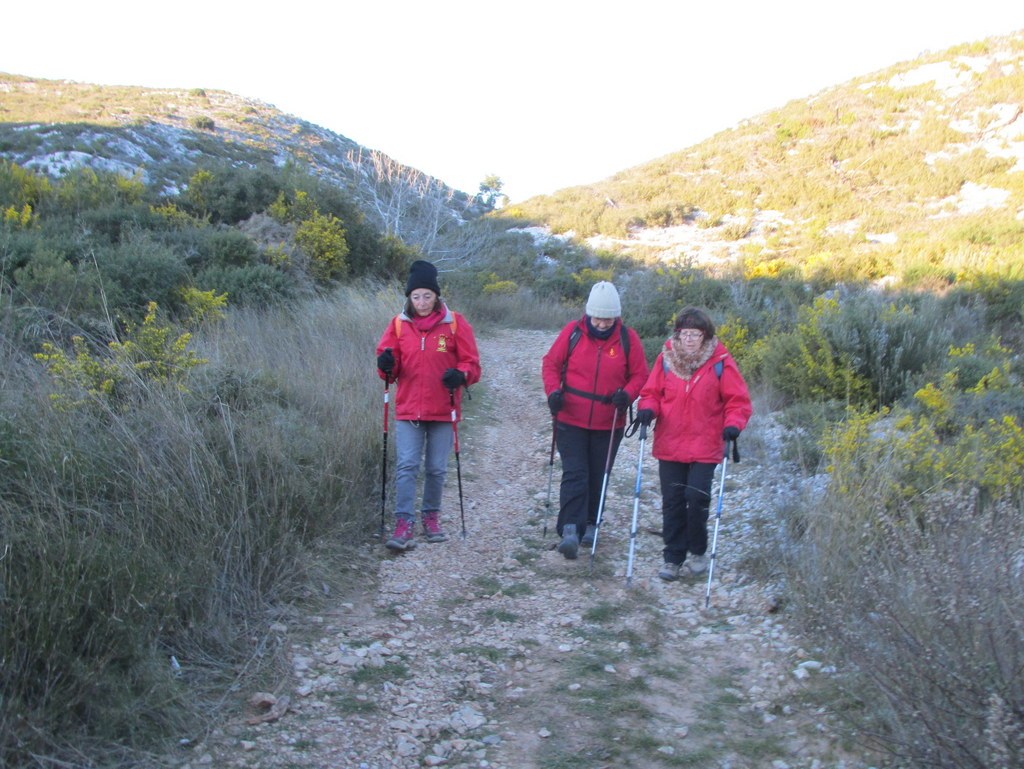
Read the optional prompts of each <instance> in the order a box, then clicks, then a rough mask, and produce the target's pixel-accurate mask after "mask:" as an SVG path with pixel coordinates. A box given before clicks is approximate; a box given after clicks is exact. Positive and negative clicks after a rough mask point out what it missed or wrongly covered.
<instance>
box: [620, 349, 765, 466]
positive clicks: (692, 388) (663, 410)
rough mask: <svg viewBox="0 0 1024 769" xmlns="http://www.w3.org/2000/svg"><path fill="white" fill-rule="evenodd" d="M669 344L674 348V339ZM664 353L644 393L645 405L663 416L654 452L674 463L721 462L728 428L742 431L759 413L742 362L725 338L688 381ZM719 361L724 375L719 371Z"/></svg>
mask: <svg viewBox="0 0 1024 769" xmlns="http://www.w3.org/2000/svg"><path fill="white" fill-rule="evenodd" d="M665 346H666V347H667V348H669V349H671V346H672V342H671V340H670V341H668V342H666V343H665ZM663 356H664V353H659V354H658V358H657V360H655V361H654V367H653V368H652V369H651V375H650V376H649V377H648V378H647V382H646V384H644V386H643V389H642V390H641V391H640V404H639V408H642V409H651V410H652V411H654V417H655V419H657V422H656V423H655V425H654V446H653V447H652V449H651V453H652V454H654V456H655V458H657V459H662V460H665V461H668V462H708V463H712V464H717V463H719V462H721V461H722V456H723V454H724V453H725V441H724V440H723V439H722V430H723V429H725V427H726V425H731V426H733V427H738V428H739V429H740V430H742V429H743V428H744V427H746V426H747V422H748V421H749V420H750V416H751V414H753V407H752V406H751V404H750V393H749V392H748V391H747V383H746V382H745V381H744V380H743V376H742V375H741V374H740V370H739V368H737V366H736V361H735V360H733V357H732V356H731V355H730V354H729V351H728V350H726V349H725V346H724V345H723V344H722V343H721V342H719V343H718V345H717V346H716V347H715V349H714V352H713V353H712V354H711V357H710V358H709V359H708V360H707V361H705V362H704V365H702V366H701V367H700V368H698V369H697V370H696V371H695V372H694V373H693V376H692V377H690V378H689V379H682V378H680V377H678V376H676V375H675V374H673V373H672V372H671V371H669V370H668V369H667V367H666V366H665V363H664V360H663ZM719 362H720V363H721V364H722V376H721V378H719V377H718V376H717V375H716V373H715V364H717V363H719Z"/></svg>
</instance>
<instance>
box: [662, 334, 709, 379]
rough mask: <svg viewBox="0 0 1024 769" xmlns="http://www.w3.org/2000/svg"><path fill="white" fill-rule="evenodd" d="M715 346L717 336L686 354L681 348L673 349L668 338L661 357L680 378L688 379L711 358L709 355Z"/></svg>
mask: <svg viewBox="0 0 1024 769" xmlns="http://www.w3.org/2000/svg"><path fill="white" fill-rule="evenodd" d="M717 348H718V337H717V336H713V337H711V338H710V339H708V340H706V341H705V342H704V344H702V345H701V346H700V347H698V348H697V351H696V352H694V353H693V354H690V355H688V354H687V353H685V352H684V351H683V350H682V349H679V350H677V349H675V348H674V347H673V346H672V340H671V339H669V340H667V341H666V342H665V350H664V352H663V353H662V357H663V358H664V360H665V363H666V365H667V366H668V370H669V371H671V372H672V373H673V374H675V375H676V376H677V377H679V378H680V379H689V378H690V377H692V376H693V373H694V372H695V371H696V370H697V369H699V368H700V367H701V366H703V365H704V364H705V363H707V362H708V361H709V360H711V356H712V355H714V354H715V350H716V349H717Z"/></svg>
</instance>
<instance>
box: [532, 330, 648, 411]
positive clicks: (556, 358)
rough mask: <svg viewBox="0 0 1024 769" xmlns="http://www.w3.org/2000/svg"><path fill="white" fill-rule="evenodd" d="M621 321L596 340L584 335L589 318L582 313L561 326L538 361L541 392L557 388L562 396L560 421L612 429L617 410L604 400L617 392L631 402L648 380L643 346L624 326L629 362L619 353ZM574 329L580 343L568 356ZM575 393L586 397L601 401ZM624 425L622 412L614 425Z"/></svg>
mask: <svg viewBox="0 0 1024 769" xmlns="http://www.w3.org/2000/svg"><path fill="white" fill-rule="evenodd" d="M621 323H622V319H621V318H619V319H618V320H616V321H615V325H614V326H613V327H612V333H611V336H609V337H608V338H607V339H594V338H593V337H592V336H590V334H588V333H587V319H586V316H585V315H584V316H583V317H582V318H580V319H579V320H574V321H572V322H571V323H569V324H568V325H567V326H566V327H565V328H563V329H562V331H561V332H560V333H559V334H558V338H557V339H555V341H554V343H553V344H552V345H551V349H549V350H548V351H547V353H546V354H545V355H544V359H543V361H542V363H541V377H542V379H543V380H544V392H545V393H546V394H547V395H550V394H551V393H552V392H553V391H555V390H561V391H562V395H563V404H564V405H563V407H562V410H561V411H559V412H558V421H559V422H565V423H566V424H569V425H575V426H576V427H585V428H587V429H589V430H610V429H611V428H612V415H613V414H614V413H615V407H614V406H613V405H612V404H611V402H606V401H604V400H603V399H605V398H607V397H608V396H610V395H611V394H612V393H613V392H615V391H616V390H618V389H619V388H622V389H623V390H625V391H626V392H627V393H628V394H629V399H630V401H633V400H635V399H636V397H637V395H639V394H640V388H641V387H643V384H644V381H645V380H646V379H647V359H646V358H645V357H644V347H643V344H642V343H641V342H640V336H639V335H638V334H637V333H636V331H634V330H633V329H631V328H626V333H627V334H629V356H628V360H627V356H626V353H625V350H623V349H622V336H621V331H620V328H619V327H620V325H621ZM576 328H578V329H580V336H579V341H577V342H576V346H575V347H574V348H573V350H572V352H571V353H570V352H569V337H570V335H571V334H572V332H573V329H576ZM566 364H568V365H566ZM563 367H564V368H565V377H564V381H563V377H562V369H563ZM573 390H576V391H578V392H573ZM579 393H587V394H589V395H591V396H596V397H597V398H599V399H601V400H595V399H594V398H593V397H588V396H587V395H581V394H579ZM625 424H626V415H625V413H623V414H620V415H619V419H618V422H617V424H616V427H622V426H624V425H625Z"/></svg>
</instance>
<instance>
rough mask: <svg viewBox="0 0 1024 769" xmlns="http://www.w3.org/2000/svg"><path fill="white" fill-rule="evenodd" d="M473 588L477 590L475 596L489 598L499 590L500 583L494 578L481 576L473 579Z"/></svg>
mask: <svg viewBox="0 0 1024 769" xmlns="http://www.w3.org/2000/svg"><path fill="white" fill-rule="evenodd" d="M473 586H474V587H476V588H477V590H476V594H477V595H482V596H490V595H495V594H496V593H498V592H499V591H500V590H501V581H500V580H499V579H497V578H496V577H489V576H487V575H486V574H482V575H480V576H479V577H473Z"/></svg>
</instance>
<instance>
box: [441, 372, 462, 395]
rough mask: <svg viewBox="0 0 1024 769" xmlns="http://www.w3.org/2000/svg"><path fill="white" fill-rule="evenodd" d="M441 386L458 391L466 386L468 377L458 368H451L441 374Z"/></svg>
mask: <svg viewBox="0 0 1024 769" xmlns="http://www.w3.org/2000/svg"><path fill="white" fill-rule="evenodd" d="M441 384H443V385H444V386H445V387H446V388H447V389H449V390H457V389H458V388H460V387H462V385H464V384H466V375H465V374H463V373H462V372H461V371H459V370H458V369H457V368H450V369H448V370H447V371H445V372H444V373H443V374H441Z"/></svg>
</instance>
